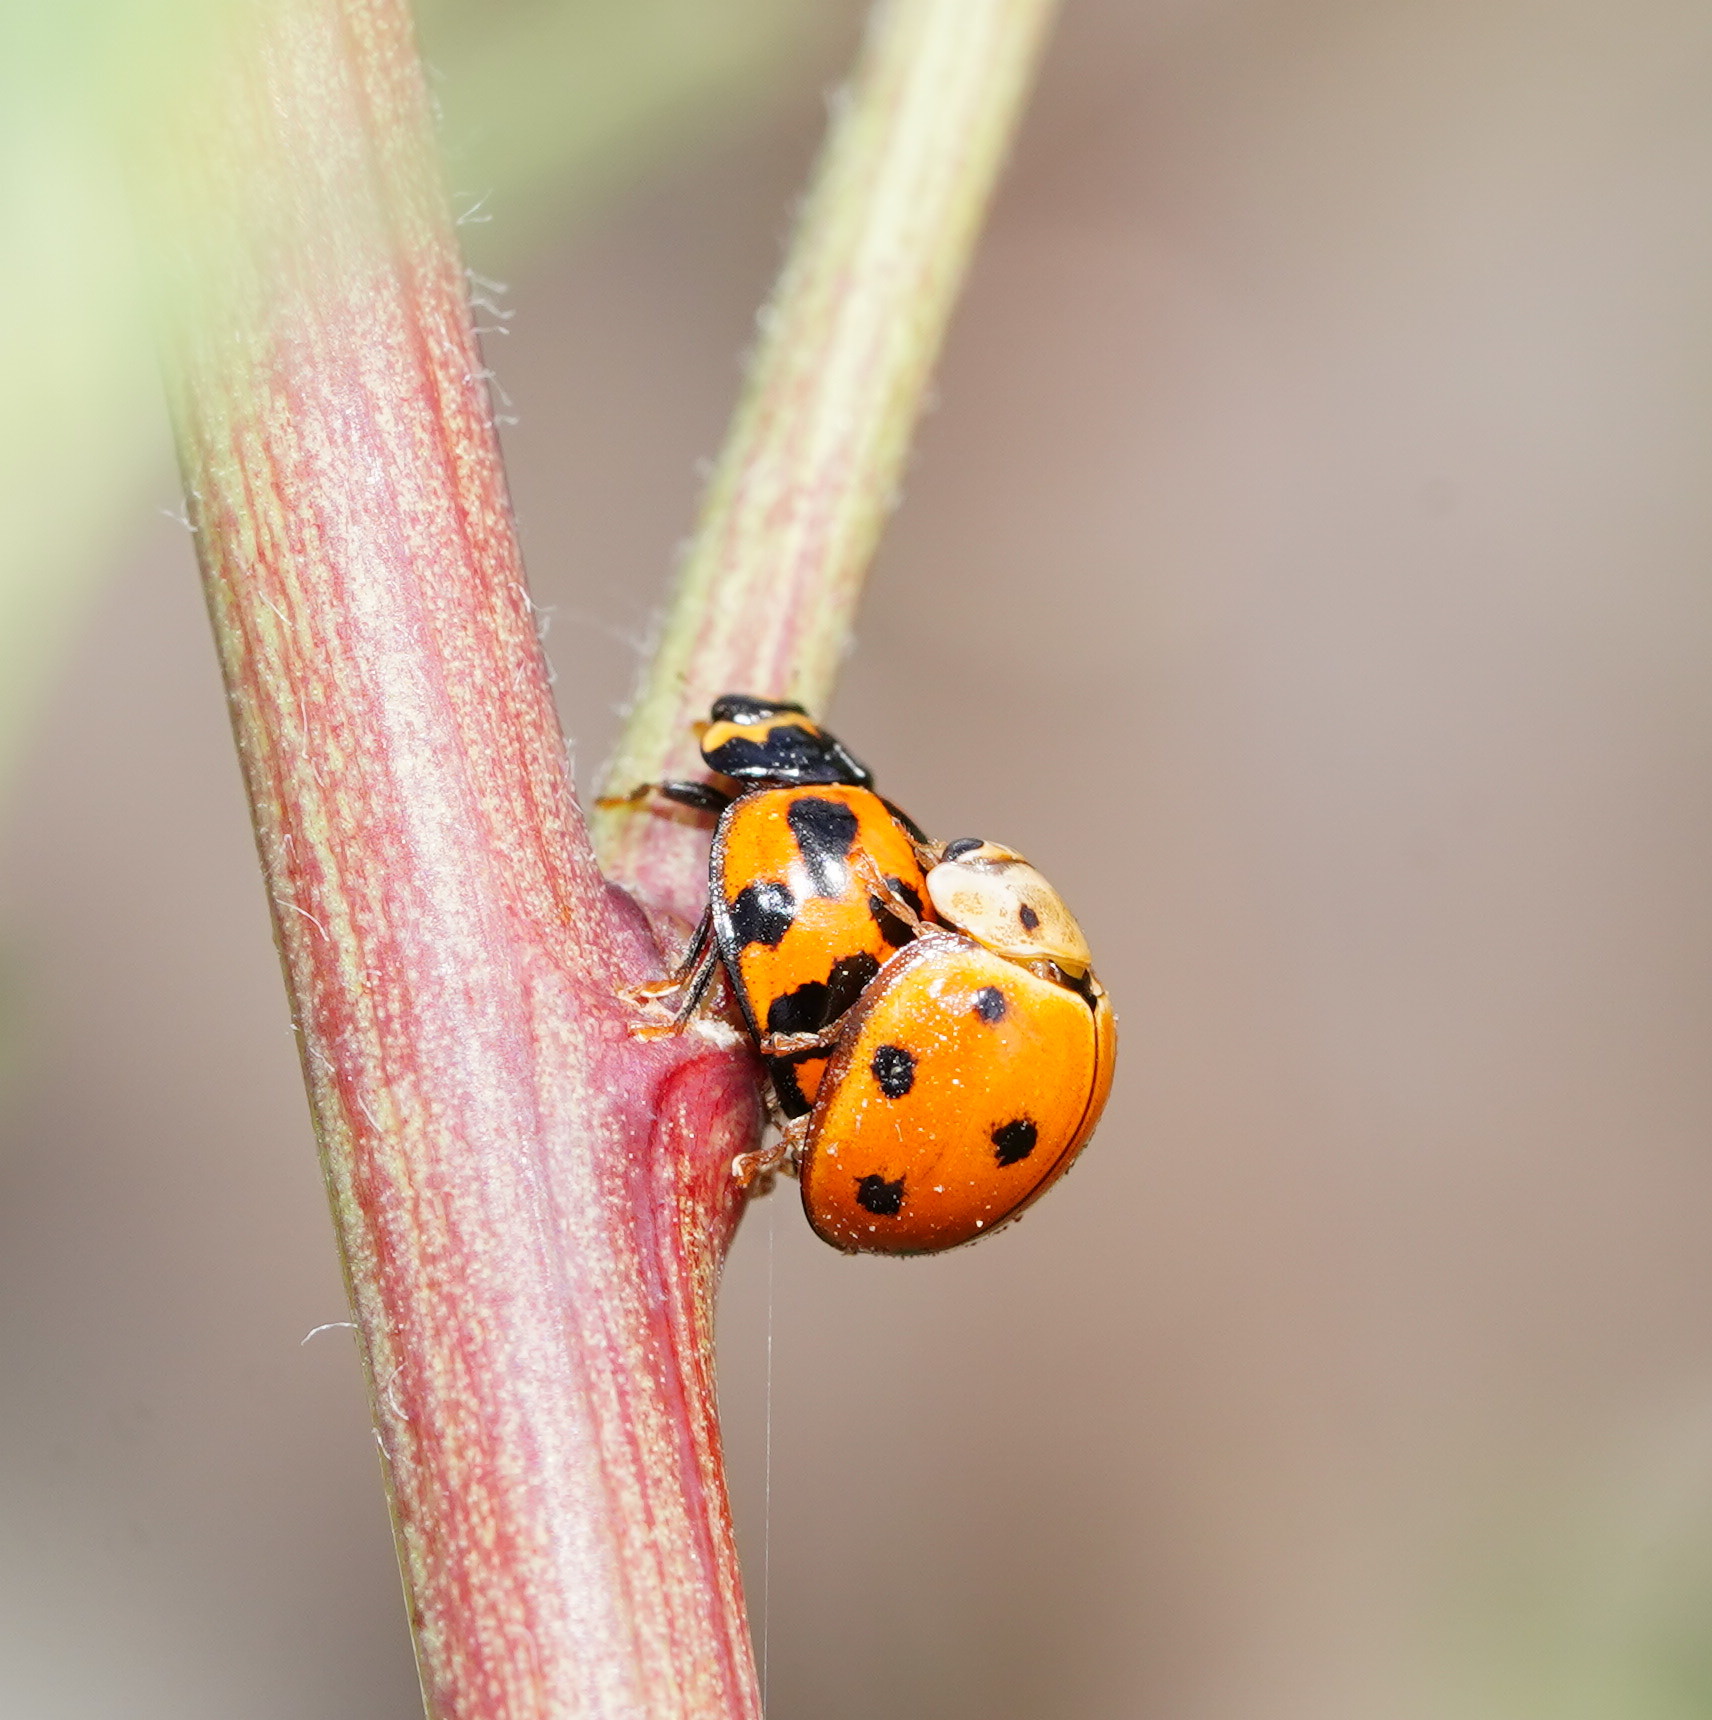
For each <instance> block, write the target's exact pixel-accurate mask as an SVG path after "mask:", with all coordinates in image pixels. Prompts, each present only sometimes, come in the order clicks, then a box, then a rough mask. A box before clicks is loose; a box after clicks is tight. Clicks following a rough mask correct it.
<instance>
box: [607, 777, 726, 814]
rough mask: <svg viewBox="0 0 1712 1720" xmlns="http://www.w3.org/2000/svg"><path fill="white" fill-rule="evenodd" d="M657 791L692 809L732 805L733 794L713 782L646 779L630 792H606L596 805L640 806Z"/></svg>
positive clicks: (718, 810) (713, 809)
mask: <svg viewBox="0 0 1712 1720" xmlns="http://www.w3.org/2000/svg"><path fill="white" fill-rule="evenodd" d="M651 794H657V795H659V796H660V798H661V799H662V800H669V801H671V802H672V803H673V804H674V805H677V806H687V807H689V809H690V810H691V811H692V812H712V813H716V814H717V813H721V812H723V811H724V810H725V809H726V807H728V806H729V805H730V804H731V796H730V795H729V794H726V793H725V792H724V791H723V790H722V789H717V788H715V787H714V786H713V784H712V783H711V782H644V783H638V784H637V786H636V787H635V788H633V789H631V791H630V792H629V793H628V794H603V795H602V796H601V797H600V799H599V800H597V801H596V802H595V805H596V806H603V807H611V806H638V805H640V804H641V803H642V802H643V801H644V800H646V799H647V798H648V797H649V795H651Z"/></svg>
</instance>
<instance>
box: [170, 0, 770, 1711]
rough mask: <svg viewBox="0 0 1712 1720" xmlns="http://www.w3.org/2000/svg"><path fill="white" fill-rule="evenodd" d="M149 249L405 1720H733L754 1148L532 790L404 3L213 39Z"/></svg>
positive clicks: (717, 1037)
mask: <svg viewBox="0 0 1712 1720" xmlns="http://www.w3.org/2000/svg"><path fill="white" fill-rule="evenodd" d="M221 32H222V33H221V35H220V37H219V39H218V40H217V41H215V42H214V43H213V44H212V45H211V46H209V47H208V50H207V51H208V58H207V60H206V61H205V62H203V63H202V64H201V65H200V67H199V68H198V75H197V77H196V80H195V86H194V88H193V89H190V90H188V91H187V92H186V95H185V98H184V103H183V106H182V109H181V111H180V113H179V114H178V116H177V117H176V122H175V136H174V139H173V146H172V149H171V152H170V156H169V158H168V159H167V160H166V161H165V164H164V170H163V171H162V173H161V174H160V175H159V176H158V177H157V179H156V183H157V184H158V186H160V187H161V189H160V191H159V201H157V202H156V203H155V204H153V205H152V206H151V207H150V209H149V210H148V212H147V213H148V223H147V224H148V226H149V228H150V230H151V233H152V235H153V237H154V238H155V239H156V240H157V241H158V242H159V245H160V248H161V251H162V254H163V256H164V257H165V259H166V297H167V301H168V305H169V310H168V317H167V322H168V334H167V342H166V354H167V359H166V368H167V375H168V385H169V391H170V394H171V397H172V403H173V409H174V415H175V420H176V425H177V431H178V437H179V446H180V450H181V458H182V463H183V467H184V473H185V482H186V487H187V490H188V492H189V494H190V497H191V504H192V518H193V523H194V525H195V528H196V539H197V545H198V550H199V555H200V559H201V564H202V569H203V573H204V577H205V580H206V584H207V593H208V601H209V607H210V611H211V614H212V617H213V623H214V631H215V635H216V638H217V641H218V644H219V650H220V655H221V660H222V663H223V666H224V670H225V676H226V684H227V690H228V694H229V698H230V702H231V710H232V718H233V723H234V726H235V729H236V733H237V741H238V747H239V751H240V754H241V757H242V760H243V767H244V772H245V778H246V782H247V784H248V788H249V793H250V799H251V806H252V811H253V814H254V819H255V827H256V834H257V841H258V845H259V847H260V851H261V859H262V864H263V868H264V871H265V874H266V879H267V887H268V890H269V893H270V895H271V897H272V901H273V905H274V915H275V927H276V933H277V937H278V941H279V946H280V950H281V955H282V958H283V962H284V966H285V973H286V979H287V983H288V986H289V989H290V994H291V999H292V1008H293V1013H294V1018H295V1021H296V1024H297V1030H298V1033H299V1036H300V1043H301V1047H302V1054H303V1062H304V1068H305V1073H306V1076H307V1080H308V1085H309V1091H310V1095H311V1101H312V1105H313V1109H314V1116H315V1124H316V1129H317V1132H318V1135H319V1137H320V1143H321V1150H322V1155H323V1163H324V1166H325V1172H326V1178H327V1183H328V1188H329V1192H330V1195H331V1199H332V1204H333V1211H334V1216H335V1219H336V1222H337V1227H338V1232H339V1239H340V1244H341V1247H342V1250H343V1255H344V1261H345V1267H346V1272H347V1275H348V1279H349V1285H350V1293H351V1299H352V1303H353V1305H354V1307H355V1310H356V1316H357V1321H358V1326H359V1330H360V1333H361V1338H362V1346H363V1351H364V1355H365V1359H366V1363H367V1367H368V1372H369V1380H370V1387H371V1392H372V1396H373V1406H374V1415H375V1424H376V1427H377V1429H378V1430H379V1437H380V1443H381V1447H382V1451H383V1453H384V1456H385V1464H386V1471H387V1476H388V1482H389V1486H390V1490H391V1498H392V1506H393V1515H394V1522H395V1525H396V1531H397V1537H398V1544H399V1549H400V1556H401V1560H402V1564H403V1568H404V1573H405V1580H406V1586H407V1590H408V1595H409V1603H410V1610H411V1618H412V1623H413V1627H414V1630H415V1633H416V1641H417V1651H418V1657H419V1663H420V1667H421V1672H422V1679H423V1684H424V1688H425V1691H426V1694H427V1704H428V1709H429V1712H430V1714H431V1715H433V1716H436V1717H440V1720H453V1717H456V1720H499V1717H500V1716H504V1717H506V1720H524V1717H539V1720H546V1717H548V1716H552V1717H553V1720H567V1717H570V1716H583V1715H591V1716H592V1715H601V1716H614V1717H617V1716H624V1717H626V1720H630V1717H635V1716H641V1715H647V1716H651V1717H665V1716H684V1717H690V1716H694V1717H696V1720H717V1717H720V1716H754V1715H756V1714H758V1712H759V1704H758V1699H757V1695H756V1688H755V1679H754V1671H753V1666H752V1660H751V1653H750V1647H749V1640H748V1633H747V1630H746V1626H745V1620H744V1612H743V1603H742V1597H741V1592H740V1588H739V1582H738V1572H737V1564H736V1559H735V1555H734V1550H733V1544H732V1538H731V1525H730V1520H729V1515H728V1510H727V1504H726V1497H725V1488H724V1479H723V1474H722V1470H721V1460H720V1452H719V1444H718V1437H717V1427H716V1422H715V1412H714V1388H713V1379H712V1374H711V1337H712V1334H711V1312H712V1298H713V1293H714V1288H715V1281H716V1279H717V1276H718V1271H719V1265H720V1262H721V1260H722V1259H723V1255H724V1250H725V1248H726V1245H727V1243H728V1242H729V1239H730V1236H731V1233H732V1230H733V1228H734V1226H735V1224H736V1221H737V1218H738V1215H739V1208H740V1198H739V1195H738V1192H737V1189H736V1187H735V1185H734V1183H733V1181H732V1179H731V1177H730V1175H729V1170H728V1167H729V1165H730V1161H731V1159H732V1157H733V1155H734V1154H736V1153H738V1152H740V1151H742V1150H744V1149H745V1148H747V1147H749V1146H750V1145H751V1144H752V1143H753V1141H754V1138H755V1134H756V1130H757V1126H758V1117H757V1109H756V1101H755V1086H754V1073H753V1066H752V1064H751V1062H750V1060H749V1058H748V1056H747V1054H746V1053H745V1052H744V1051H742V1050H741V1049H740V1048H739V1047H737V1046H736V1045H735V1042H734V1039H733V1037H732V1036H730V1035H728V1034H726V1033H724V1032H723V1030H721V1029H718V1028H710V1029H707V1030H705V1031H692V1032H691V1033H689V1034H686V1035H685V1036H683V1037H681V1038H679V1039H675V1040H670V1041H666V1042H663V1043H658V1044H648V1043H643V1042H640V1041H638V1040H636V1039H634V1038H632V1037H631V1036H630V1035H629V1034H628V1032H627V1031H626V1026H627V1021H628V1020H629V1018H630V1012H629V1010H628V1009H627V1007H626V1006H625V1005H624V1004H623V1003H622V1002H621V1001H620V1000H619V999H618V998H617V997H616V996H615V990H616V988H617V987H619V986H620V985H622V984H624V983H626V982H632V981H635V980H637V979H639V978H641V977H644V976H646V975H648V974H651V973H657V972H658V970H659V960H658V955H657V952H656V951H655V949H654V947H653V944H652V941H651V938H650V936H649V933H648V931H647V928H646V926H645V925H644V924H643V922H642V920H641V917H640V915H639V914H638V913H637V912H636V911H635V910H634V908H632V907H631V905H630V903H629V901H628V899H627V898H625V897H623V896H622V895H621V894H619V893H618V892H617V891H615V890H614V889H612V888H611V887H609V886H608V885H607V884H606V883H605V882H604V881H603V879H602V877H601V875H600V873H599V870H598V869H597V867H596V865H595V861H594V857H593V853H592V850H591V847H590V844H589V839H588V835H587V832H586V830H585V828H584V823H583V819H582V815H581V812H580V810H579V808H578V806H577V803H576V801H575V799H574V797H573V793H572V789H571V785H570V783H569V780H568V778H567V775H566V770H565V762H564V747H563V743H562V741H561V738H560V735H559V731H558V727H557V724H556V721H555V718H554V713H553V708H552V703H551V700H550V697H549V693H548V688H547V682H546V676H545V673H544V668H543V663H542V658H541V653H540V650H539V647H538V644H537V641H536V635H535V628H534V623H533V616H532V611H531V606H530V601H529V597H528V594H527V592H526V590H525V587H524V583H523V577H522V571H521V566H520V563H519V559H518V551H517V544H516V540H515V537H514V534H513V530H512V522H511V517H510V511H509V507H508V504H507V499H506V494H505V488H504V482H503V478H502V474H501V471H500V465H499V458H498V450H497V446H496V443H495V440H494V435H493V430H492V426H491V421H490V414H489V407H488V401H487V392H486V385H485V381H484V373H483V369H482V361H481V356H480V353H479V351H478V350H477V346H476V343H475V339H474V337H473V335H472V332H471V327H470V319H469V315H468V310H467V305H466V288H465V280H464V275H463V272H462V268H461V265H460V261H459V257H458V251H457V247H456V244H455V240H454V236H453V228H452V222H451V220H450V217H449V213H448V210H447V206H446V201H445V197H444V194H443V191H442V188H441V186H440V183H439V181H438V177H437V174H436V171H435V169H434V167H433V161H434V155H433V149H432V142H431V137H430V126H429V119H428V110H427V103H426V100H425V96H424V91H423V85H422V80H421V76H420V71H419V68H418V65H417V61H416V56H415V51H414V47H413V43H412V39H411V32H410V25H409V18H408V13H407V9H406V6H405V4H404V3H403V0H241V3H239V4H236V5H232V6H228V7H227V8H225V11H224V21H223V23H222V25H221Z"/></svg>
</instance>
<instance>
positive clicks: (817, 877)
mask: <svg viewBox="0 0 1712 1720" xmlns="http://www.w3.org/2000/svg"><path fill="white" fill-rule="evenodd" d="M785 822H786V823H787V824H788V825H790V827H791V835H792V836H794V837H795V838H796V843H797V852H798V853H799V854H801V855H802V857H803V864H804V865H805V866H807V867H808V876H809V882H810V885H811V887H812V894H814V895H816V896H826V897H830V898H833V899H836V898H837V897H839V896H842V895H843V894H844V893H845V891H846V890H848V889H849V888H850V864H849V862H850V850H851V849H852V848H854V847H855V846H856V833H857V831H858V830H859V829H860V827H861V820H860V819H858V818H857V816H856V814H855V813H854V812H853V811H852V810H851V809H850V808H849V807H848V806H846V805H845V804H844V802H843V801H841V800H822V799H821V798H820V797H819V796H818V795H813V794H799V795H797V796H796V797H795V798H794V799H793V800H792V801H791V803H790V806H789V807H788V808H787V809H786V811H785Z"/></svg>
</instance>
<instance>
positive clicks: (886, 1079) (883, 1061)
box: [868, 1045, 915, 1099]
mask: <svg viewBox="0 0 1712 1720" xmlns="http://www.w3.org/2000/svg"><path fill="white" fill-rule="evenodd" d="M868 1067H869V1068H870V1069H871V1070H872V1071H873V1074H874V1079H875V1080H876V1081H877V1082H879V1084H880V1091H881V1092H882V1093H884V1094H885V1095H886V1097H887V1098H888V1099H901V1098H902V1097H903V1096H904V1094H906V1093H907V1092H908V1091H909V1090H910V1088H912V1087H913V1086H914V1085H915V1059H914V1058H913V1057H912V1056H910V1054H909V1053H908V1052H907V1051H906V1050H904V1048H903V1047H902V1046H901V1045H882V1046H881V1047H880V1049H879V1050H878V1051H876V1052H875V1053H874V1058H873V1061H872V1062H871V1063H870V1064H869V1065H868Z"/></svg>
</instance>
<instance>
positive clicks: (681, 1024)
mask: <svg viewBox="0 0 1712 1720" xmlns="http://www.w3.org/2000/svg"><path fill="white" fill-rule="evenodd" d="M718 965H719V950H718V948H717V947H716V946H715V944H714V941H713V915H712V913H711V912H708V913H705V914H703V915H702V917H701V924H700V925H698V926H697V927H696V929H695V936H694V937H692V938H691V939H690V943H689V948H688V949H687V950H686V951H685V952H684V959H683V960H682V961H681V962H679V963H678V966H677V969H676V971H675V972H674V973H672V974H670V975H668V976H667V977H666V978H665V979H654V980H649V981H647V982H646V983H645V984H643V985H627V986H624V987H623V988H622V989H621V990H620V991H619V993H618V995H619V996H620V997H622V998H624V999H625V1000H626V1001H627V1002H629V1003H634V1004H638V1005H648V1004H653V1005H663V1000H664V999H666V998H668V997H670V996H671V995H672V993H673V992H677V993H678V994H679V996H678V1001H677V1004H676V1005H675V1006H674V1007H673V1008H672V1011H671V1015H670V1018H669V1019H668V1020H666V1021H638V1022H633V1023H632V1024H631V1028H630V1033H631V1037H632V1038H634V1039H667V1038H670V1037H671V1036H672V1035H673V1034H675V1033H682V1032H683V1030H684V1028H685V1027H686V1026H687V1025H688V1024H689V1019H690V1017H691V1016H692V1015H694V1014H695V1012H696V1009H697V1007H698V1006H699V1005H700V1003H701V1000H702V999H703V998H704V997H705V996H706V995H707V988H708V987H709V986H710V985H711V984H712V983H713V975H714V970H715V969H716V968H717V967H718Z"/></svg>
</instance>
